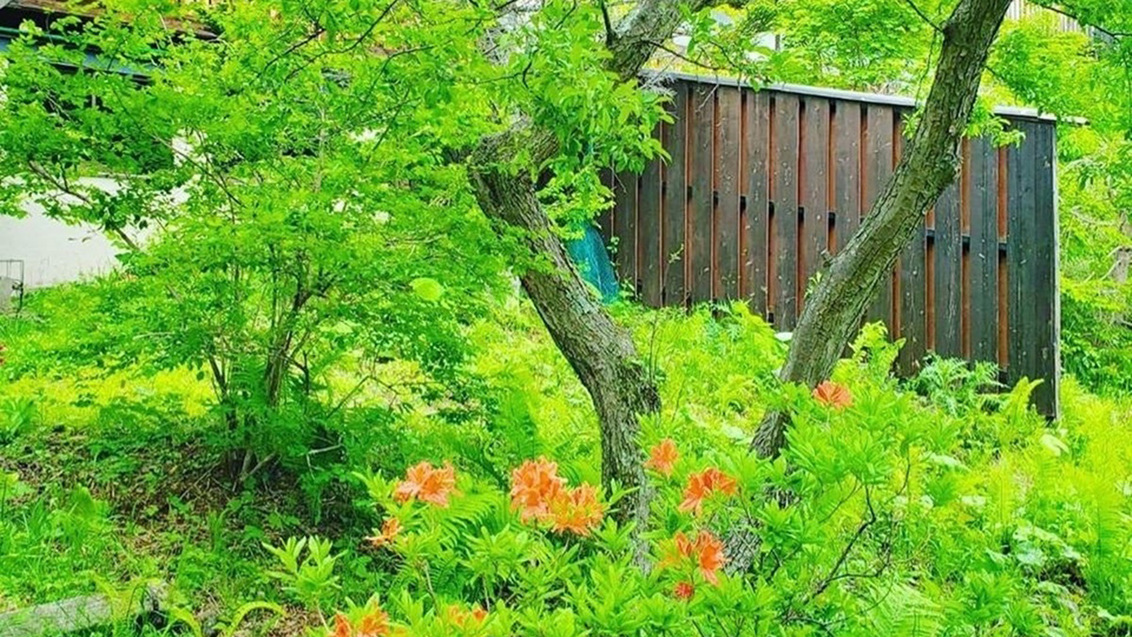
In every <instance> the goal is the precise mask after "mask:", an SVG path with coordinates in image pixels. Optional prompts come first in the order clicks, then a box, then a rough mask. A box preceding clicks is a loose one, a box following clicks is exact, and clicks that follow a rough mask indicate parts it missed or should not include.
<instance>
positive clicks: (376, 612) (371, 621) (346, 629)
mask: <svg viewBox="0 0 1132 637" xmlns="http://www.w3.org/2000/svg"><path fill="white" fill-rule="evenodd" d="M388 634H389V615H386V614H385V611H383V610H381V609H380V608H375V609H373V610H371V611H369V613H367V614H366V615H365V616H363V617H362V619H361V621H359V622H358V625H357V626H354V625H353V624H352V623H350V619H349V618H348V617H346V616H345V615H343V614H342V613H335V614H334V630H332V631H331V632H330V633H329V635H330V637H384V636H385V635H388Z"/></svg>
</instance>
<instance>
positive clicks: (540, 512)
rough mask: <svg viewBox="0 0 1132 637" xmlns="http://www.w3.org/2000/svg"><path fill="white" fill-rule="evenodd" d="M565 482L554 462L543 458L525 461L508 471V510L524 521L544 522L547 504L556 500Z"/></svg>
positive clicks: (547, 512)
mask: <svg viewBox="0 0 1132 637" xmlns="http://www.w3.org/2000/svg"><path fill="white" fill-rule="evenodd" d="M565 483H566V481H565V480H564V479H562V478H561V477H559V475H558V464H557V463H554V462H550V461H549V460H547V459H546V458H539V459H537V460H527V461H525V462H523V464H521V465H519V467H518V468H517V469H515V470H514V471H512V472H511V508H512V509H514V510H516V511H518V512H519V519H521V520H522V521H523V522H529V521H530V520H532V519H534V520H539V521H543V520H546V519H547V518H548V517H549V516H550V503H551V502H553V501H555V500H556V499H558V497H559V496H560V495H561V493H562V485H563V484H565Z"/></svg>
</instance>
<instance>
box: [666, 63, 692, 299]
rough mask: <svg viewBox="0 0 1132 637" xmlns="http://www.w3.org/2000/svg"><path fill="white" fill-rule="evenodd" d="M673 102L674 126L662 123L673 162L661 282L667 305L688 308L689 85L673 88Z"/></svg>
mask: <svg viewBox="0 0 1132 637" xmlns="http://www.w3.org/2000/svg"><path fill="white" fill-rule="evenodd" d="M672 91H673V95H672V102H671V103H670V104H668V106H667V107H666V108H667V109H668V111H669V113H670V114H671V115H672V116H673V119H674V121H673V122H672V123H671V124H668V123H665V124H661V134H662V136H663V137H662V140H661V141H662V143H663V144H664V150H665V151H667V152H668V155H669V160H668V162H667V163H666V164H665V165H664V197H663V215H662V216H663V219H662V222H661V225H662V226H663V231H662V233H661V235H662V239H663V241H662V245H661V256H662V257H663V258H664V262H663V263H662V264H661V270H662V272H661V279H662V280H663V282H664V288H663V290H662V294H661V297H662V299H663V303H664V304H665V305H678V306H682V305H687V303H688V297H687V291H686V290H687V288H686V284H685V280H684V274H685V272H684V270H685V259H686V253H687V249H686V246H685V244H684V229H685V227H686V221H687V219H686V218H685V214H686V206H687V203H688V184H687V181H686V179H685V178H686V175H687V172H686V171H687V164H688V157H687V148H688V104H689V102H688V83H687V82H684V81H680V82H676V83H675V84H673V86H672Z"/></svg>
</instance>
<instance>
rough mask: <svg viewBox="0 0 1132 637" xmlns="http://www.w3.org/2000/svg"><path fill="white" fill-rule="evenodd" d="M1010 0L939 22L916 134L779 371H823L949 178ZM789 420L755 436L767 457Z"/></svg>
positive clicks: (983, 3)
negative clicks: (936, 52) (938, 43)
mask: <svg viewBox="0 0 1132 637" xmlns="http://www.w3.org/2000/svg"><path fill="white" fill-rule="evenodd" d="M1009 5H1010V0H961V1H960V3H959V5H958V6H957V7H956V8H955V10H954V12H952V14H951V17H950V18H949V19H948V20H947V22H946V23H945V24H944V25H943V26H942V27H940V30H941V31H942V34H943V47H942V50H941V52H940V60H939V65H938V66H937V68H936V71H935V77H934V80H933V82H932V87H931V91H930V92H929V94H928V99H927V102H925V104H924V107H923V112H922V114H921V117H920V120H919V123H918V125H917V127H916V130H915V132H914V133H913V135H912V139H911V140H910V141H909V142H908V144H907V145H906V146H905V151H904V154H903V155H902V156H901V159H900V162H899V163H898V164H897V166H896V169H895V171H894V172H893V175H892V177H891V178H890V179H889V181H888V184H887V186H886V187H885V189H884V191H883V192H882V193H881V195H880V197H879V198H878V199H877V201H876V202H875V203H874V204H873V206H872V208H871V209H870V210H869V212H868V214H867V215H866V216H865V218H864V219H863V221H862V223H861V227H860V229H859V230H858V231H857V233H856V234H855V235H854V236H853V238H852V239H851V240H850V241H849V243H848V245H846V246H845V249H844V250H842V251H841V252H840V253H839V254H838V255H837V256H836V257H835V258H834V259H833V261H832V262H831V263H830V265H829V268H828V271H827V272H825V273H824V276H823V277H822V280H821V282H820V283H819V284H818V285H817V286H816V288H815V289H814V292H813V294H812V295H811V296H810V297H808V298H807V299H806V303H805V306H804V308H803V310H802V316H801V318H800V319H799V320H798V325H797V327H796V328H795V330H794V335H793V339H792V341H791V343H790V352H789V354H788V355H787V359H786V364H785V365H784V366H783V368H782V371H781V374H780V377H781V379H782V380H783V381H786V382H791V383H800V384H804V385H806V386H808V387H814V386H816V385H817V384H818V383H820V382H821V381H823V380H825V379H826V378H828V377H829V375H830V373H831V372H832V371H833V366H834V365H835V364H836V363H837V360H838V358H839V357H840V355H841V352H843V351H845V346H846V345H847V344H848V343H849V340H850V339H851V338H852V337H853V333H854V332H855V331H856V329H857V326H858V325H860V323H861V320H862V319H863V318H864V316H865V313H866V311H867V310H868V307H869V304H870V303H871V302H872V300H873V298H874V297H875V296H876V293H877V291H878V290H879V289H880V286H881V284H882V282H883V281H885V280H887V278H888V276H889V272H891V271H892V267H893V264H895V263H896V259H897V258H899V256H900V254H901V252H903V250H904V249H905V248H906V247H907V246H908V243H909V241H911V239H912V236H913V234H914V233H915V230H916V228H917V227H919V225H920V222H921V221H922V220H923V218H924V215H925V214H926V213H927V210H928V208H929V207H930V206H931V205H932V204H933V203H934V202H935V201H936V200H937V199H939V196H940V195H941V194H942V193H943V191H944V189H946V188H947V186H948V185H950V184H951V182H952V181H954V179H955V174H956V170H957V169H958V166H959V144H960V141H961V140H962V137H963V132H964V130H965V129H966V127H967V121H968V119H969V118H970V115H971V110H972V108H973V107H974V104H975V98H976V96H977V95H978V92H979V81H980V79H981V77H982V74H983V70H984V67H985V66H986V61H987V56H988V55H989V52H990V47H991V44H992V43H993V42H994V38H995V35H996V34H997V32H998V29H999V26H1000V25H1001V24H1002V20H1003V17H1004V16H1005V15H1006V10H1007V8H1008V7H1009ZM788 421H789V418H788V416H787V415H786V414H784V413H780V412H779V413H771V414H768V415H767V417H766V418H765V419H764V420H763V422H762V423H761V424H760V426H759V428H758V430H757V432H756V434H755V436H754V440H753V441H752V445H751V446H752V448H753V450H754V451H755V452H756V453H758V454H759V455H760V456H763V457H773V456H777V455H778V454H779V452H780V451H781V450H782V447H783V445H784V444H785V433H786V427H787V425H788Z"/></svg>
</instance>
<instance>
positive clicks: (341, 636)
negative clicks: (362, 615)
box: [330, 613, 354, 637]
mask: <svg viewBox="0 0 1132 637" xmlns="http://www.w3.org/2000/svg"><path fill="white" fill-rule="evenodd" d="M353 633H354V627H353V626H351V625H350V620H349V619H347V618H346V616H345V615H343V614H342V613H335V614H334V630H332V631H331V632H330V635H331V637H351V636H352V635H353Z"/></svg>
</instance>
